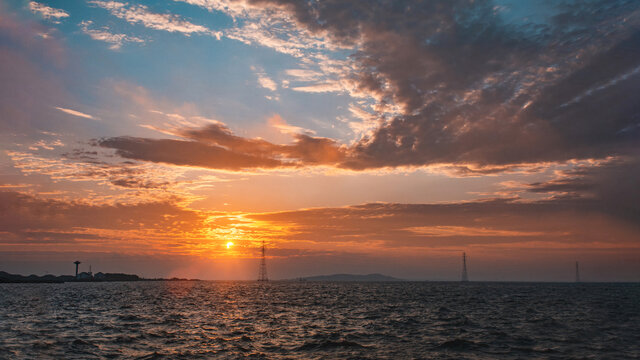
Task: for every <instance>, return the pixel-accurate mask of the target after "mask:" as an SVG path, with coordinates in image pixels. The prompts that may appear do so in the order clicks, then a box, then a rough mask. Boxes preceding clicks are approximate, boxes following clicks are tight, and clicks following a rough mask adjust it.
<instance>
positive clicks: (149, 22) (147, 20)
mask: <svg viewBox="0 0 640 360" xmlns="http://www.w3.org/2000/svg"><path fill="white" fill-rule="evenodd" d="M89 3H90V4H93V5H96V6H99V7H101V8H103V9H106V10H108V11H109V12H110V13H111V15H113V16H116V17H118V18H120V19H124V20H126V21H127V22H129V23H131V24H138V23H139V24H142V25H143V26H145V27H147V28H150V29H155V30H163V31H168V32H177V33H181V34H183V35H185V36H190V35H192V34H201V35H209V36H213V37H216V38H217V39H218V40H219V39H220V36H221V33H220V32H218V31H213V30H211V29H209V28H207V27H205V26H202V25H196V24H193V23H191V22H189V21H186V20H183V19H182V18H181V17H179V16H177V15H173V14H158V13H154V12H151V11H149V8H148V7H147V6H145V5H129V4H128V3H121V2H117V1H99V0H94V1H89Z"/></svg>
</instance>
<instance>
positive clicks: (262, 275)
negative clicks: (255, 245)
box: [258, 239, 269, 281]
mask: <svg viewBox="0 0 640 360" xmlns="http://www.w3.org/2000/svg"><path fill="white" fill-rule="evenodd" d="M258 281H269V277H267V258H266V257H265V247H264V239H262V257H261V258H260V270H259V272H258Z"/></svg>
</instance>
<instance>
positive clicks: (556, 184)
mask: <svg viewBox="0 0 640 360" xmlns="http://www.w3.org/2000/svg"><path fill="white" fill-rule="evenodd" d="M639 158H640V157H638V156H634V157H626V158H620V159H616V160H612V161H609V162H607V163H604V164H601V165H598V166H580V167H577V168H574V169H571V170H568V171H566V172H563V173H561V174H560V176H559V177H558V178H556V179H553V180H550V181H547V182H537V183H533V184H530V185H529V187H528V191H531V192H535V193H550V194H555V196H565V197H571V198H575V199H588V200H589V201H591V202H592V203H593V204H594V207H595V208H596V209H598V210H599V211H602V212H603V213H607V214H611V215H613V216H616V217H618V218H621V219H624V220H627V221H628V222H630V223H631V224H635V225H636V226H638V224H640V206H639V205H638V204H640V160H639Z"/></svg>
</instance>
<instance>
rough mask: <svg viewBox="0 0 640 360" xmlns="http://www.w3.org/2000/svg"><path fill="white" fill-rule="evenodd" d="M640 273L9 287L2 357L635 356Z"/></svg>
mask: <svg viewBox="0 0 640 360" xmlns="http://www.w3.org/2000/svg"><path fill="white" fill-rule="evenodd" d="M639 313H640V284H527V283H467V284H460V283H400V282H398V283H311V282H307V283H305V282H302V283H296V282H272V283H267V284H259V283H255V282H204V281H203V282H137V283H67V284H4V285H0V358H3V359H4V358H6V359H20V358H36V359H46V358H56V359H59V358H66V359H69V358H76V359H93V358H141V359H156V358H172V359H173V358H232V359H235V358H245V357H246V358H257V359H260V358H266V359H273V358H275V359H280V358H282V359H285V358H286V359H314V358H326V359H344V358H353V359H380V358H389V359H410V358H424V359H465V358H466V359H530V358H539V359H549V358H551V359H554V358H555V359H570V358H574V359H582V358H593V359H634V358H635V359H637V358H639V357H640V317H639V316H638V314H639Z"/></svg>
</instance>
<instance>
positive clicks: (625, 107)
mask: <svg viewBox="0 0 640 360" xmlns="http://www.w3.org/2000/svg"><path fill="white" fill-rule="evenodd" d="M243 4H245V7H252V6H253V7H259V6H264V7H265V8H268V7H270V6H272V7H274V8H277V9H279V11H283V12H286V13H288V14H290V16H291V17H292V19H293V21H294V22H295V24H296V25H297V26H298V27H301V28H304V29H306V31H308V32H309V34H311V36H321V37H326V38H327V39H329V41H331V42H332V43H336V44H340V45H342V46H350V47H352V48H353V49H354V53H353V55H352V59H353V61H354V66H353V67H352V69H351V70H349V71H350V72H351V73H350V74H349V78H350V80H351V81H353V84H354V86H355V88H354V91H361V92H363V93H366V94H369V95H370V96H372V97H374V98H376V99H377V101H379V103H380V104H381V105H385V104H394V105H396V106H399V109H400V110H401V111H400V114H398V115H397V116H394V117H392V118H390V119H389V121H386V122H384V123H383V124H382V125H381V126H379V127H378V128H377V129H376V130H375V131H374V133H373V134H371V135H370V136H368V137H366V138H363V139H362V140H360V141H359V143H358V144H357V145H356V146H355V147H354V148H353V149H352V150H353V157H352V159H353V162H351V163H350V164H349V165H348V166H349V167H352V168H359V169H364V168H378V167H385V166H391V167H394V166H405V165H409V166H420V165H430V164H447V163H453V164H456V163H458V164H459V163H464V164H473V165H475V166H487V165H509V164H521V163H536V162H540V161H565V160H569V159H586V158H594V157H601V158H602V157H606V156H609V155H613V154H616V153H620V152H628V151H629V148H637V143H638V137H639V135H640V127H638V119H637V116H636V115H635V114H637V113H638V111H639V108H638V105H637V102H636V101H634V100H635V99H634V98H633V96H631V95H630V94H633V93H635V92H637V91H638V84H640V82H639V81H638V79H639V77H640V74H639V73H638V71H637V70H636V69H638V66H640V58H639V57H638V53H639V51H640V48H639V46H638V44H639V43H640V42H638V36H639V35H638V34H639V33H638V32H637V30H636V29H637V25H638V24H640V15H639V14H640V8H639V7H638V5H637V4H635V5H632V4H631V3H628V2H604V1H589V2H580V3H575V4H573V5H571V6H566V7H565V6H560V5H558V6H556V5H554V4H551V3H549V4H547V5H546V6H547V9H546V10H547V12H548V15H547V16H546V18H544V19H542V20H541V21H539V22H537V23H533V22H530V20H524V21H519V22H513V21H509V19H510V18H509V16H513V15H511V14H510V13H509V9H506V10H505V11H500V12H496V11H495V9H494V8H493V4H492V3H490V2H485V1H476V2H468V1H433V2H423V3H417V2H416V3H414V2H406V3H403V4H396V3H393V2H374V3H372V2H370V1H350V2H347V3H345V2H344V1H337V0H336V1H323V2H321V3H317V2H291V1H285V0H261V1H248V2H245V3H243ZM247 4H248V5H247ZM569 19H571V20H569ZM577 19H580V20H577ZM596 28H597V29H606V30H603V31H597V32H596V31H594V29H596ZM570 30H571V31H570ZM604 34H606V35H604ZM291 88H292V89H295V90H299V91H312V92H324V91H339V89H340V88H341V87H340V86H339V85H338V84H336V83H325V84H314V85H310V86H295V87H293V86H292V87H291ZM342 88H344V86H343V87H342ZM634 144H636V145H634Z"/></svg>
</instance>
